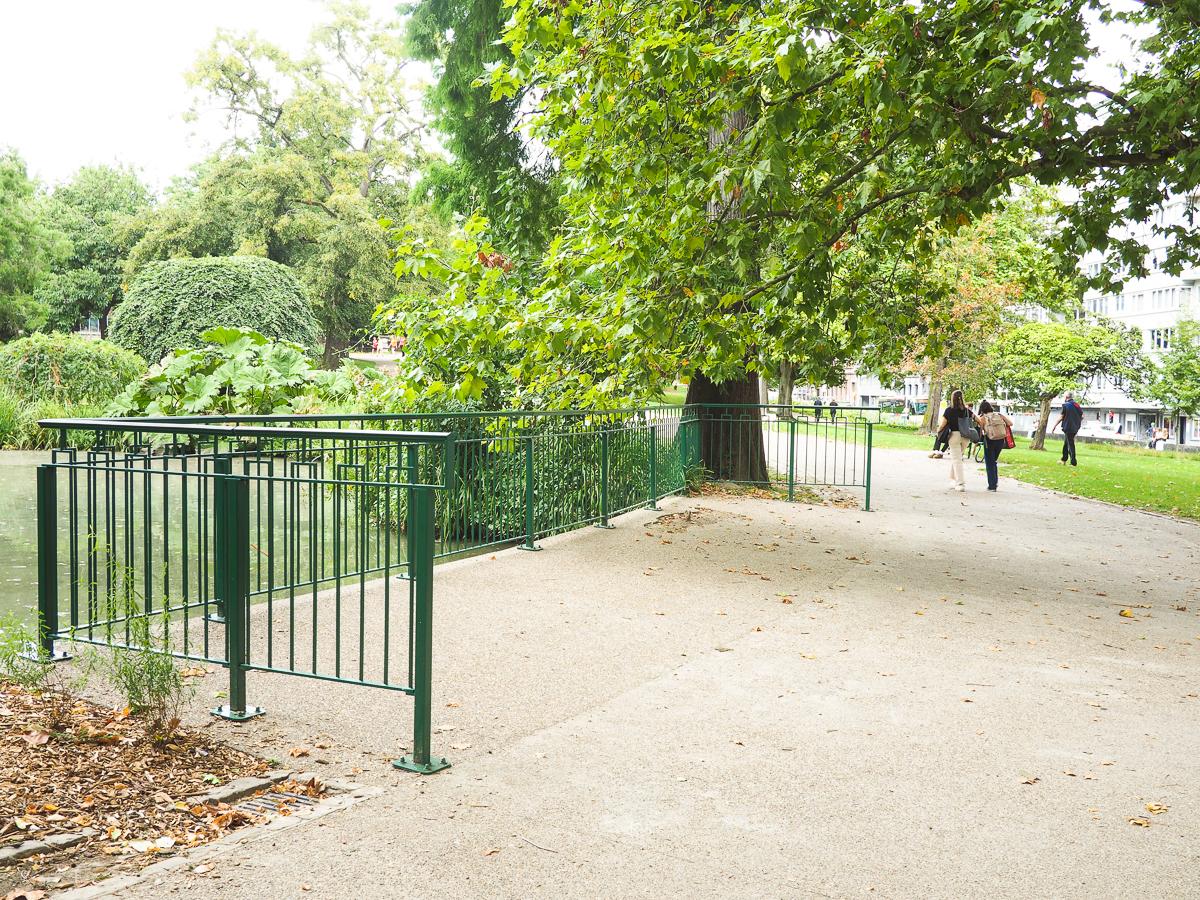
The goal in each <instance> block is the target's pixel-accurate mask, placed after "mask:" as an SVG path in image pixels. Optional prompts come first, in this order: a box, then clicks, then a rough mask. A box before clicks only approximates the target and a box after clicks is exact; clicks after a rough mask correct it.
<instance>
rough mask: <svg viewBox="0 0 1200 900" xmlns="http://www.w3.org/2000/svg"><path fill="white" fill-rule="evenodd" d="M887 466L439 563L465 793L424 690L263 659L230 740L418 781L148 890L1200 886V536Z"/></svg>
mask: <svg viewBox="0 0 1200 900" xmlns="http://www.w3.org/2000/svg"><path fill="white" fill-rule="evenodd" d="M876 466H877V470H876V478H875V484H876V488H875V495H874V497H873V505H875V506H877V511H875V512H871V513H864V512H861V511H860V510H857V509H845V508H834V507H813V506H808V505H803V504H787V503H783V502H776V501H764V500H750V499H741V498H731V497H720V496H705V497H697V498H688V499H676V500H670V501H667V502H666V503H665V504H664V510H663V511H662V512H659V513H653V512H648V511H647V512H635V513H632V514H629V515H627V516H624V517H622V518H621V519H619V520H617V521H616V525H617V527H616V529H615V530H612V531H603V530H599V529H585V530H583V531H580V532H576V533H574V534H570V535H565V536H561V537H558V538H554V539H551V540H547V541H545V542H544V546H545V548H546V549H545V551H544V552H542V553H523V552H520V551H518V550H510V551H506V552H502V553H497V554H495V555H494V556H484V557H481V558H477V559H474V560H467V561H463V562H457V563H452V564H448V565H446V566H440V567H439V568H438V575H437V585H436V608H437V613H436V624H435V634H436V641H437V647H436V655H435V660H434V671H435V686H436V694H435V700H434V711H435V714H434V724H435V729H436V730H437V734H436V735H435V740H436V744H435V751H437V752H439V753H444V754H446V755H447V756H449V757H450V758H451V760H452V762H453V763H454V766H453V768H451V769H449V770H447V771H446V772H443V773H442V774H439V775H436V776H432V777H428V778H420V777H418V776H413V775H407V774H403V773H399V772H395V771H393V770H391V769H390V767H389V766H388V765H387V763H388V760H390V759H391V758H393V757H395V756H397V755H399V754H400V753H402V752H403V750H404V749H405V748H406V747H407V745H408V741H407V738H408V735H409V729H410V716H411V701H409V700H408V699H407V698H405V697H403V696H398V695H392V694H385V693H383V692H378V691H372V690H370V689H366V688H354V687H346V686H339V685H332V684H323V683H316V682H310V681H303V680H300V679H294V678H286V677H282V676H275V675H263V674H256V673H251V675H250V680H249V684H250V700H251V702H253V703H261V704H263V705H265V706H266V707H267V708H268V710H269V714H268V716H267V717H265V718H262V719H258V720H254V721H253V722H250V723H248V724H245V725H240V726H237V725H232V724H229V723H224V722H214V723H213V724H212V726H211V727H212V728H213V730H214V731H216V732H219V733H222V734H223V735H225V736H226V738H227V739H228V740H229V741H231V742H232V743H234V744H236V745H238V746H240V747H243V748H246V749H249V750H252V751H254V752H256V753H259V754H261V755H263V756H274V757H277V758H279V759H281V760H284V761H287V762H289V763H294V764H296V765H298V766H302V767H304V768H311V769H315V770H316V771H319V772H323V773H325V774H326V775H327V777H329V778H337V779H346V778H353V779H354V780H357V781H360V782H367V783H371V784H377V785H382V786H384V787H386V791H385V792H384V794H383V795H381V796H379V797H377V798H375V799H373V800H369V801H366V802H363V803H360V804H359V805H357V806H355V807H354V808H352V809H349V810H345V811H343V812H338V813H334V814H331V815H328V816H326V817H324V818H322V819H321V820H320V821H318V822H314V823H312V824H311V825H309V826H305V827H298V828H294V829H291V830H289V831H288V832H286V838H283V837H280V838H270V837H269V838H267V839H264V840H259V841H255V842H253V843H247V844H246V845H244V846H238V847H234V848H233V849H231V850H229V851H228V852H226V853H225V854H224V855H223V856H222V857H221V858H220V859H219V860H218V861H217V862H216V864H215V865H214V866H213V867H212V868H211V869H208V870H206V871H205V872H203V874H198V873H196V872H191V871H187V870H186V869H185V870H181V871H178V872H173V873H170V874H167V875H165V876H163V877H162V878H161V879H157V880H151V881H147V882H144V883H142V884H141V885H139V886H136V887H134V888H130V889H127V890H125V891H123V892H122V893H121V894H120V896H122V897H156V898H157V897H163V896H170V895H171V894H175V893H178V894H180V895H183V896H187V897H194V898H217V897H221V898H226V897H246V898H287V897H322V898H324V897H328V898H345V897H432V896H443V897H455V898H457V897H530V896H545V897H628V896H648V897H673V896H689V897H693V898H695V897H860V896H862V897H946V898H961V897H981V896H986V897H989V898H1000V897H1019V898H1031V897H1038V898H1042V897H1143V896H1155V897H1200V677H1197V676H1198V673H1200V559H1198V556H1200V550H1198V547H1200V528H1198V527H1197V526H1195V525H1193V524H1189V523H1185V522H1178V521H1174V520H1171V519H1166V518H1162V517H1157V516H1151V515H1147V514H1143V513H1137V512H1131V511H1126V510H1122V509H1118V508H1115V507H1110V506H1105V505H1101V504H1096V503H1091V502H1088V501H1082V500H1077V499H1073V498H1069V497H1064V496H1061V495H1058V494H1054V493H1051V492H1048V491H1043V490H1040V489H1038V488H1034V487H1031V486H1027V485H1022V484H1019V483H1016V482H1012V481H1009V480H1006V479H1002V482H1001V490H1000V491H999V492H998V493H996V494H988V493H986V492H985V491H984V490H983V487H984V482H983V474H982V470H981V468H980V471H979V472H978V473H976V472H975V471H971V472H970V473H969V476H968V480H969V487H968V491H967V493H966V494H957V493H952V492H948V491H946V490H945V489H944V483H945V480H946V476H947V468H946V463H944V462H936V461H933V460H929V459H926V458H925V456H924V454H921V453H916V452H909V451H881V452H879V453H877V454H876ZM971 468H974V467H971ZM688 512H690V513H691V516H690V518H688V517H687V516H686V515H683V514H686V513H688ZM660 516H661V517H665V518H662V519H660V518H659V517H660ZM1121 610H1128V611H1129V615H1128V616H1122V615H1121V614H1120V612H1121ZM203 681H205V682H206V683H205V684H204V685H203V687H204V689H205V690H204V691H203V692H202V693H203V696H201V697H198V698H197V703H196V716H197V720H199V717H200V716H201V715H202V709H203V708H204V706H206V705H211V703H212V698H211V696H209V695H210V694H211V692H212V691H213V690H216V689H219V688H223V687H224V679H223V677H222V676H221V675H220V674H213V675H211V676H209V677H208V678H207V679H204V680H203ZM293 750H295V751H296V752H301V751H307V755H306V756H301V757H297V758H295V759H292V758H291V757H290V756H289V753H291V752H292V751H293ZM1147 804H1157V805H1159V806H1161V807H1166V808H1167V809H1166V811H1165V812H1159V813H1157V814H1152V813H1151V812H1149V811H1148V810H1147ZM1156 808H1157V807H1156ZM1131 819H1134V820H1140V821H1142V822H1145V823H1146V824H1145V825H1141V824H1131V822H1130V820H1131Z"/></svg>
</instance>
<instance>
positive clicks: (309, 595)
mask: <svg viewBox="0 0 1200 900" xmlns="http://www.w3.org/2000/svg"><path fill="white" fill-rule="evenodd" d="M42 424H43V426H44V427H45V428H48V429H53V430H56V431H57V432H58V437H59V439H58V449H57V450H55V451H54V453H53V456H52V459H51V462H50V463H48V464H46V465H43V466H41V467H40V468H39V471H38V476H37V478H38V484H37V496H38V566H39V626H40V633H41V635H42V640H41V648H40V651H41V653H42V654H43V656H44V657H53V656H54V654H55V652H56V649H57V648H56V642H58V641H78V642H85V643H92V644H99V645H102V646H107V647H112V648H118V649H120V648H125V649H133V650H139V649H146V647H145V645H146V644H147V643H152V644H153V645H154V648H152V649H158V650H160V651H161V652H163V653H169V654H171V655H174V656H176V657H179V658H183V659H189V660H196V661H201V662H206V663H211V664H215V665H220V666H223V667H225V668H227V669H228V670H229V694H228V701H227V703H226V704H224V705H223V706H222V707H220V708H219V709H216V710H214V713H216V714H218V715H222V716H225V717H227V718H232V719H242V718H248V717H251V716H253V715H256V714H258V713H259V712H261V710H260V709H259V708H258V707H256V706H253V705H251V704H250V703H249V701H248V697H247V691H246V673H247V672H252V671H262V672H274V673H280V674H287V675H295V676H299V677H306V678H312V679H318V680H327V681H338V682H346V683H352V684H359V685H364V686H370V687H376V688H383V689H388V690H393V691H398V692H401V693H405V694H409V695H412V696H413V697H414V702H415V712H414V726H413V729H414V743H413V753H412V754H411V756H409V757H405V758H404V759H402V760H399V761H397V763H396V764H397V765H398V766H400V767H402V768H407V769H411V770H413V771H418V772H433V771H437V770H438V769H439V768H442V767H444V766H445V765H447V764H448V763H446V762H445V760H444V759H443V758H440V757H434V756H432V755H431V750H430V740H431V738H430V704H431V699H430V698H431V693H432V678H433V674H432V673H433V669H432V634H433V632H432V627H433V626H432V614H433V563H434V559H435V558H436V557H449V556H454V555H457V554H462V553H468V552H478V551H480V550H482V549H484V548H487V547H494V546H498V545H507V546H521V547H524V548H525V549H529V550H535V549H538V543H537V542H538V540H539V539H540V538H542V537H545V536H547V535H551V534H556V533H559V532H563V531H568V530H571V529H574V528H579V527H582V526H584V525H590V524H591V525H599V526H607V525H608V524H609V520H610V519H611V518H612V517H615V516H617V515H619V514H621V513H623V512H626V511H629V510H631V509H635V508H638V507H643V506H651V507H653V506H654V505H655V504H656V503H657V501H658V500H659V499H662V498H663V497H665V496H667V495H670V494H673V493H677V492H679V491H682V490H685V489H686V487H687V485H688V479H689V477H690V476H691V475H693V474H694V473H695V472H696V471H697V470H699V469H700V468H701V467H702V466H703V467H706V468H708V469H709V470H711V472H712V475H713V476H714V477H716V478H718V479H722V480H733V481H742V482H746V483H753V484H759V485H768V486H774V487H775V488H777V489H778V490H779V491H780V493H781V496H782V495H786V496H787V497H788V498H789V499H790V498H792V497H794V495H795V492H796V488H797V486H811V485H838V486H862V487H864V488H865V505H867V506H869V503H870V462H871V427H872V426H871V423H869V422H865V421H862V420H859V419H854V420H849V419H833V418H830V417H829V416H824V417H823V418H822V419H817V418H815V417H813V416H807V415H799V414H797V411H796V410H794V409H791V408H787V407H771V406H764V407H759V406H739V407H716V406H704V407H698V406H688V407H675V406H664V407H652V408H648V409H638V410H612V411H602V412H586V413H584V412H563V413H551V412H533V413H530V412H497V413H432V414H406V415H354V416H232V417H223V418H217V417H204V418H196V419H178V418H176V419H95V420H51V421H46V422H44V423H42ZM146 624H148V625H150V626H152V627H150V628H145V627H142V626H143V625H146Z"/></svg>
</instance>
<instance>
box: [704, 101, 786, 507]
mask: <svg viewBox="0 0 1200 900" xmlns="http://www.w3.org/2000/svg"><path fill="white" fill-rule="evenodd" d="M749 122H750V117H749V114H748V113H747V112H746V110H744V109H737V110H731V111H730V112H728V113H726V115H725V121H724V123H723V125H724V127H722V128H712V129H710V130H709V133H708V145H709V147H710V148H712V149H714V150H716V149H719V148H720V147H721V146H723V145H724V144H725V143H727V142H728V141H729V139H730V137H731V136H733V135H734V134H740V133H741V132H743V131H745V130H746V127H747V126H748V125H749ZM721 195H722V196H721V199H720V200H719V201H718V200H711V201H709V204H708V217H709V219H711V220H712V222H713V227H714V228H720V227H721V222H722V221H723V220H732V219H741V218H743V217H744V215H745V212H744V211H743V210H742V204H741V191H740V189H739V188H738V187H737V186H736V185H735V186H733V187H729V186H727V185H725V184H722V185H721ZM754 268H755V269H756V268H757V267H754ZM754 277H755V274H751V275H749V276H748V278H749V280H751V281H753V279H754ZM740 311H741V312H746V310H745V309H744V308H743V309H742V310H740ZM760 384H762V382H760V380H759V378H758V376H757V375H755V374H753V373H750V372H747V373H746V374H745V375H743V376H742V377H741V378H738V379H737V380H735V381H723V382H721V383H720V384H717V383H716V382H714V381H712V380H711V379H710V378H709V377H708V376H707V375H705V374H704V373H702V372H697V373H696V374H695V375H693V376H692V380H691V381H690V382H689V383H688V392H687V399H686V401H685V402H686V403H687V404H689V405H691V404H695V405H696V414H697V415H698V417H699V420H700V462H701V463H702V464H703V466H704V467H705V468H706V469H708V471H709V472H711V473H712V475H713V477H714V478H716V479H717V480H724V481H739V482H743V483H749V484H761V485H768V484H769V483H770V478H769V477H768V476H767V454H766V449H765V444H764V441H763V425H762V411H761V410H760V409H759V407H758V404H759V403H760V402H761V401H762V397H761V395H760V393H759V389H760ZM704 404H726V405H727V404H738V406H735V407H729V406H725V408H720V407H719V406H718V407H714V408H707V407H705V406H704Z"/></svg>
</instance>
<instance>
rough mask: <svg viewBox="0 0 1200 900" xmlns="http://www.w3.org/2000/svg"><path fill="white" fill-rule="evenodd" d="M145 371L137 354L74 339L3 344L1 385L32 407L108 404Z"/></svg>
mask: <svg viewBox="0 0 1200 900" xmlns="http://www.w3.org/2000/svg"><path fill="white" fill-rule="evenodd" d="M145 371H146V363H145V362H144V361H143V360H142V358H141V357H140V356H138V355H137V354H136V353H132V352H130V351H129V350H124V349H122V348H121V347H117V346H114V345H113V344H111V343H109V342H108V341H95V340H89V339H88V338H84V337H80V336H78V335H74V334H57V333H56V334H32V335H30V336H29V337H23V338H18V339H17V340H15V341H10V342H8V343H7V344H4V345H0V385H3V387H5V388H7V389H8V390H9V391H10V392H11V393H12V394H14V395H15V396H16V397H18V398H19V399H21V400H23V401H26V402H34V401H41V400H54V401H58V402H62V403H107V402H109V401H111V400H112V398H113V397H115V396H116V395H117V394H119V393H121V391H122V390H124V389H125V385H127V384H129V382H131V381H133V380H135V379H137V378H138V377H140V376H141V374H142V373H143V372H145Z"/></svg>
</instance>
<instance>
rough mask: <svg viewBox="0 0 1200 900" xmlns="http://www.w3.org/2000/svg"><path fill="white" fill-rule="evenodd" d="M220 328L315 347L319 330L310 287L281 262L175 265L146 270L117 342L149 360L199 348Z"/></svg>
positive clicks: (118, 324) (115, 324)
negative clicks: (307, 290) (306, 290)
mask: <svg viewBox="0 0 1200 900" xmlns="http://www.w3.org/2000/svg"><path fill="white" fill-rule="evenodd" d="M221 326H228V327H235V328H249V329H252V330H254V331H257V332H259V333H260V334H263V335H266V336H267V337H269V338H275V339H278V340H285V341H295V342H296V343H299V344H302V345H303V346H304V347H306V348H308V347H315V346H317V343H318V340H319V330H318V326H317V321H316V318H315V317H314V315H313V311H312V306H311V305H310V304H309V302H308V297H307V296H306V295H305V293H304V288H303V287H301V285H300V282H299V281H297V280H296V277H295V276H294V275H293V274H292V273H291V271H290V270H289V269H288V268H287V267H286V266H282V265H280V264H279V263H275V262H271V261H270V260H267V259H262V258H260V257H255V256H231V257H222V258H213V257H210V258H205V259H172V260H167V261H165V262H160V263H153V264H151V265H149V266H147V267H146V268H145V269H144V270H143V272H142V274H141V275H139V276H138V279H137V280H136V281H135V282H134V283H133V286H132V287H131V288H130V290H129V293H128V294H127V295H126V297H125V301H124V302H123V303H122V304H121V305H120V307H118V309H117V313H116V315H115V316H114V317H113V320H112V324H111V326H110V328H111V332H110V337H111V338H112V341H113V342H114V343H116V344H118V345H120V346H122V347H126V348H128V349H130V350H133V351H134V352H136V353H138V354H140V355H141V356H143V357H144V358H145V359H147V360H151V361H155V360H160V359H162V358H163V356H164V355H166V354H167V353H169V352H170V351H172V350H179V349H188V348H191V347H196V346H199V345H200V343H201V340H202V339H201V336H202V335H203V334H204V333H205V332H206V331H208V330H209V329H211V328H217V327H221Z"/></svg>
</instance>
